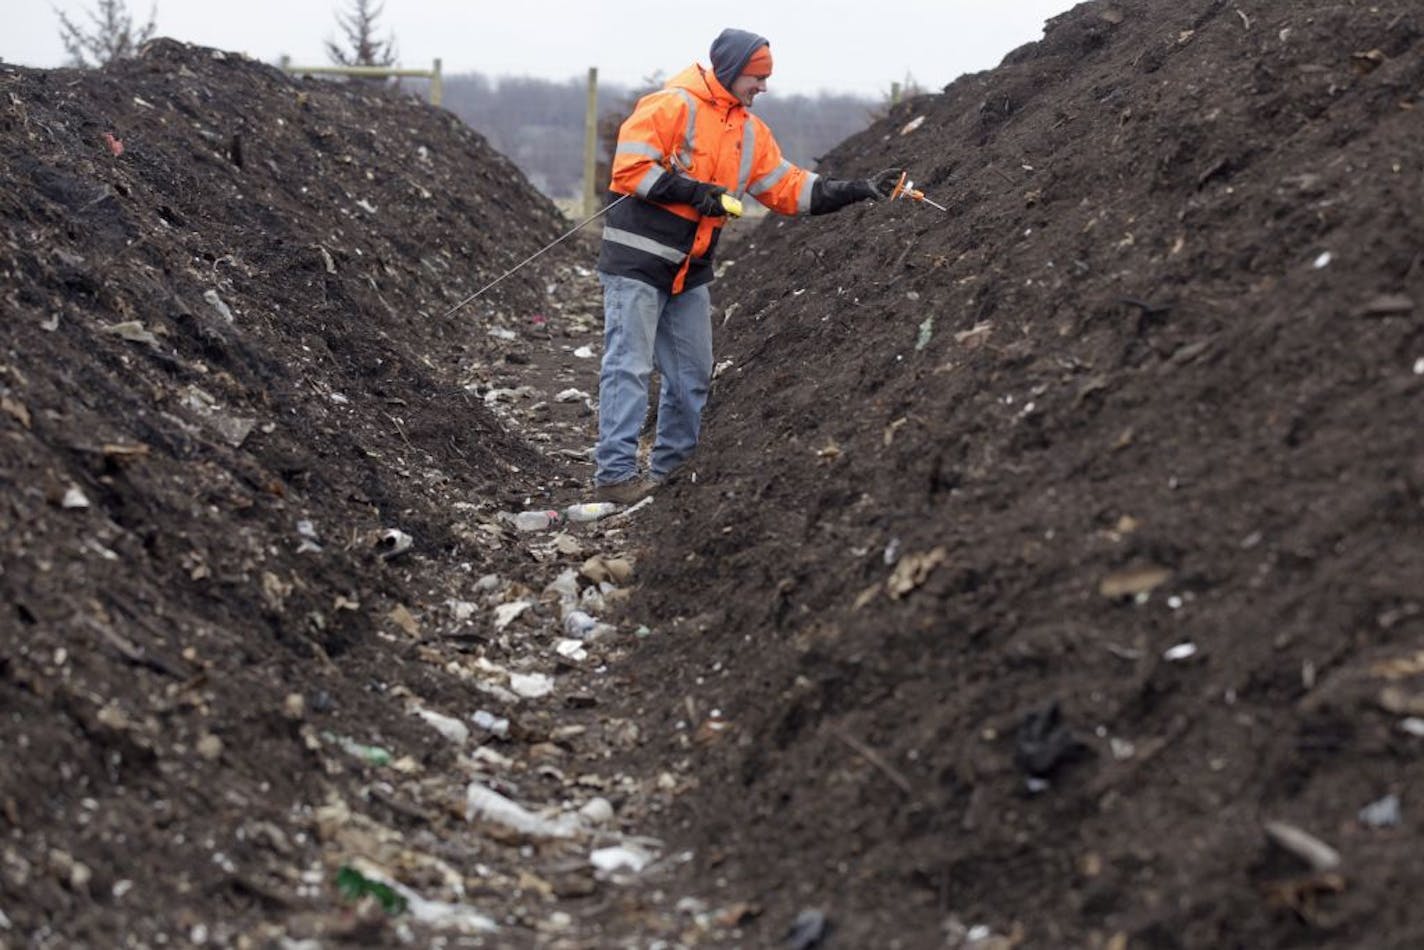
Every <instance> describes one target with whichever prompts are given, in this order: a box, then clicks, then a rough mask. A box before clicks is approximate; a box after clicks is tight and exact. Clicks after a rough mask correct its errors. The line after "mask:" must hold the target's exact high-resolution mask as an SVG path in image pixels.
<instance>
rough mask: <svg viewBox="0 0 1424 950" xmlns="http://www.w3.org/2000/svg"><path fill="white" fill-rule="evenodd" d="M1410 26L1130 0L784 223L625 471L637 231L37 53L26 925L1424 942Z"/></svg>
mask: <svg viewBox="0 0 1424 950" xmlns="http://www.w3.org/2000/svg"><path fill="white" fill-rule="evenodd" d="M1421 53H1424V17H1421V14H1420V13H1419V12H1418V11H1417V10H1416V9H1415V8H1414V6H1413V5H1411V4H1406V3H1403V2H1395V3H1380V4H1375V5H1371V6H1365V5H1357V4H1350V3H1315V2H1299V3H1290V4H1276V5H1270V6H1269V7H1268V8H1264V7H1260V5H1250V4H1245V5H1237V6H1232V5H1229V4H1225V3H1221V2H1217V0H1186V2H1171V3H1169V2H1166V0H1141V2H1137V3H1125V2H1124V3H1104V2H1098V3H1085V4H1082V5H1081V6H1079V7H1078V8H1076V9H1075V10H1073V11H1071V12H1070V13H1067V14H1065V15H1063V16H1062V17H1059V18H1057V19H1055V20H1054V21H1051V22H1050V24H1049V26H1048V29H1047V31H1046V34H1045V37H1044V39H1043V40H1042V41H1041V42H1039V43H1037V44H1031V45H1029V46H1026V47H1024V48H1023V49H1021V50H1018V51H1015V52H1014V53H1012V54H1011V55H1010V56H1009V57H1007V58H1006V60H1005V62H1004V63H1003V65H1002V66H1000V67H999V68H998V69H996V70H993V71H990V72H987V73H983V74H978V75H974V76H966V77H964V78H962V79H960V80H959V81H957V82H956V83H954V84H953V85H951V86H949V87H947V88H946V90H945V91H944V92H943V93H942V94H937V95H933V96H923V97H919V98H916V99H913V100H911V101H909V102H906V103H902V104H901V105H899V106H897V107H896V108H895V110H894V111H893V113H892V114H891V115H890V116H889V117H888V119H886V120H885V121H883V122H880V123H878V124H877V125H875V126H874V127H872V128H871V129H869V130H867V131H866V132H865V133H863V134H862V135H860V136H857V137H855V138H853V139H851V140H849V141H847V142H846V143H843V144H842V145H841V146H840V147H839V148H838V149H836V150H835V151H834V152H833V153H832V154H830V155H829V156H827V157H826V158H825V159H824V161H823V163H822V167H821V168H820V171H822V172H825V173H829V174H832V175H834V176H837V177H847V176H853V175H862V174H868V173H871V172H874V171H876V170H878V169H880V168H883V167H886V166H888V165H892V164H894V165H904V166H906V167H908V168H909V169H910V171H911V176H912V177H913V179H914V180H915V186H916V187H918V188H921V189H923V190H924V192H925V193H926V194H927V195H928V196H929V197H931V198H933V199H934V200H936V201H939V202H941V203H943V204H945V205H946V206H947V207H948V208H949V211H948V213H941V212H938V211H935V210H934V209H932V208H929V207H928V206H925V205H920V204H913V203H910V202H897V203H894V204H886V203H878V204H875V205H867V206H862V207H858V208H855V209H851V210H848V211H846V212H844V213H842V214H839V215H835V216H831V217H827V218H824V219H812V220H795V221H788V220H781V219H773V220H770V221H767V222H765V223H764V224H761V225H758V226H755V227H751V226H749V225H748V223H745V222H744V223H740V224H739V225H738V227H737V229H736V231H735V233H734V234H733V235H731V236H730V239H729V240H727V241H725V242H724V244H723V260H722V262H721V271H722V273H721V277H720V280H719V282H718V283H717V284H716V285H714V298H715V300H716V303H717V310H716V313H715V320H716V327H717V334H718V339H717V347H718V361H719V375H718V378H717V380H716V382H715V383H714V390H713V397H712V401H711V403H710V406H709V412H708V417H707V425H706V430H705V442H704V445H703V447H702V449H701V450H699V453H698V456H697V457H696V458H695V459H694V461H693V463H692V464H691V465H690V466H689V467H688V468H687V469H685V470H684V471H682V472H680V473H678V475H676V476H675V477H674V478H673V479H672V480H671V482H670V483H669V484H668V485H667V486H665V487H664V489H663V490H661V491H660V492H659V493H658V495H657V496H656V497H655V498H654V500H653V502H652V503H651V505H650V506H648V507H645V508H642V509H640V510H638V511H634V512H631V513H629V512H623V513H620V514H619V515H617V516H614V517H612V518H606V519H604V520H600V521H596V522H591V523H578V524H564V525H560V526H556V527H555V528H553V529H550V530H542V531H532V532H521V531H519V530H517V529H516V528H515V527H514V526H513V525H512V524H511V523H510V521H509V519H508V517H507V516H508V514H509V513H512V512H518V511H522V510H526V509H527V510H543V509H548V508H552V509H562V508H564V507H565V506H567V505H570V504H573V503H575V502H578V501H583V500H586V495H587V490H586V489H587V484H588V480H589V475H590V466H589V447H590V445H591V443H592V441H593V437H594V431H595V423H594V419H593V397H594V395H595V390H596V366H597V357H598V354H599V349H600V341H601V338H600V328H601V317H600V313H599V310H600V304H599V300H598V289H597V284H596V280H595V279H594V276H593V274H592V273H591V272H590V271H589V270H588V268H589V267H590V266H591V262H592V260H593V256H594V246H593V244H592V238H591V236H586V237H583V238H580V239H579V240H576V241H572V242H569V244H568V246H564V247H560V248H559V249H558V250H557V251H556V252H554V253H551V254H549V255H546V256H545V257H543V258H541V259H540V260H539V261H538V263H537V264H536V265H534V266H532V267H530V268H528V269H527V270H526V271H522V272H521V273H520V274H519V275H518V276H517V277H516V278H512V279H510V280H508V281H506V282H504V283H502V284H501V285H500V286H499V287H498V288H497V289H496V290H495V291H493V292H491V293H490V294H488V295H487V296H486V297H483V298H481V299H480V300H479V301H475V302H474V303H472V304H471V305H470V306H468V307H466V308H464V309H463V310H460V311H459V312H457V313H453V314H452V313H450V312H449V310H450V308H451V307H452V306H453V305H454V304H456V303H457V302H458V301H460V300H462V299H464V298H465V297H466V296H467V295H468V294H470V293H471V292H472V291H473V290H474V289H475V288H477V287H480V286H482V285H484V284H485V283H487V282H488V281H490V280H492V279H494V278H495V277H497V276H499V275H500V274H501V273H503V272H504V271H505V270H506V269H507V268H508V267H510V266H512V265H513V264H514V263H516V262H518V261H520V260H523V259H525V258H526V257H528V256H529V255H530V254H532V253H533V252H534V251H536V250H537V249H539V248H540V247H543V246H544V245H546V244H547V243H548V242H549V241H551V240H553V239H554V238H555V237H557V236H558V235H559V234H561V233H562V232H563V229H564V228H565V227H566V226H567V223H566V222H565V221H563V220H562V219H561V218H560V217H559V216H558V214H557V212H556V211H555V210H554V208H553V207H552V205H550V204H549V202H547V201H546V200H544V199H543V198H542V197H541V196H539V195H538V194H537V193H536V192H535V191H534V190H533V189H532V188H530V187H529V186H528V185H527V183H526V182H525V181H524V180H523V179H522V178H521V177H520V176H519V174H518V172H517V171H516V170H515V169H514V168H513V166H512V165H511V164H510V163H509V162H508V161H507V160H505V159H504V158H503V157H502V156H499V155H497V154H495V153H494V152H492V151H491V150H490V149H489V148H488V146H487V145H486V144H485V143H484V142H483V141H482V140H481V139H480V138H479V137H478V136H477V135H475V134H473V133H472V132H470V131H469V130H468V129H467V128H465V127H463V126H462V125H460V124H459V123H458V122H457V121H456V120H454V119H453V118H452V117H450V116H449V115H447V114H445V113H442V112H440V111H438V110H434V109H431V108H429V107H428V106H425V105H423V104H421V103H419V102H415V101H412V100H410V99H406V98H402V97H398V96H394V95H389V94H387V93H385V92H383V91H381V90H378V89H372V88H369V87H364V86H361V85H355V84H353V85H346V86H343V85H337V84H329V83H319V82H313V81H310V80H294V79H291V78H289V77H286V76H284V75H282V74H281V73H279V72H278V71H276V70H274V69H271V68H269V67H266V66H263V65H260V64H257V63H254V62H251V61H249V60H246V59H244V58H241V57H237V56H233V55H230V54H223V53H219V52H217V51H213V50H206V49H200V48H194V47H188V46H184V45H182V44H177V43H173V42H171V41H165V40H160V41H156V42H155V43H153V44H150V45H149V46H148V47H147V48H146V49H145V51H144V52H143V54H142V55H141V56H139V57H138V58H136V59H134V60H132V61H129V62H126V63H123V64H121V65H118V66H115V67H112V68H109V69H105V70H102V71H98V72H88V73H79V72H73V71H65V70H59V71H36V70H25V69H18V68H13V67H4V66H0V132H3V135H0V170H3V172H4V174H3V176H0V182H3V184H0V306H3V321H2V322H0V333H3V340H0V343H3V349H0V442H2V443H3V445H4V451H3V452H0V485H3V489H4V496H3V498H4V501H3V504H0V591H3V594H4V601H5V603H4V605H3V619H0V715H3V716H4V718H5V731H4V736H5V747H6V750H7V752H9V753H10V754H9V755H7V756H6V757H5V759H4V761H3V763H0V944H5V945H11V944H13V945H25V946H39V947H46V946H54V947H59V946H72V945H114V944H127V945H133V946H158V945H177V946H187V945H203V944H207V945H216V946H248V947H265V946H285V947H316V946H338V945H347V944H358V943H359V944H367V945H396V944H408V945H415V946H427V945H430V946H434V945H445V946H491V947H493V946H499V947H505V946H548V947H560V948H583V947H588V948H593V947H607V946H628V947H644V946H651V945H658V944H661V945H667V946H775V945H786V946H794V947H799V948H810V947H813V946H818V945H819V946H839V947H869V946H875V947H880V946H886V947H890V946H899V947H940V946H949V947H978V948H989V947H995V948H1004V947H1013V946H1024V947H1055V948H1056V947H1064V946H1075V947H1078V946H1081V947H1101V948H1114V950H1119V948H1125V947H1196V946H1251V947H1257V946H1262V947H1290V946H1340V947H1345V946H1382V947H1390V946H1397V947H1405V946H1413V945H1415V944H1417V943H1419V942H1420V940H1421V939H1424V915H1421V912H1420V911H1417V910H1415V908H1414V906H1413V904H1412V903H1411V902H1409V901H1408V900H1407V899H1402V898H1401V897H1399V896H1398V895H1407V894H1409V893H1410V892H1412V891H1413V890H1415V889H1417V888H1418V887H1419V886H1420V885H1421V884H1424V871H1421V870H1420V868H1419V866H1418V862H1416V861H1413V860H1412V843H1413V836H1414V834H1415V833H1416V831H1417V824H1418V816H1419V807H1418V802H1417V799H1416V796H1415V793H1414V789H1415V788H1416V787H1417V786H1418V784H1419V779H1420V765H1419V762H1420V755H1421V751H1424V747H1421V743H1424V700H1422V699H1421V697H1424V661H1421V659H1420V657H1421V652H1420V651H1421V650H1424V643H1421V639H1424V595H1422V594H1421V592H1424V548H1421V545H1420V538H1421V537H1424V534H1421V531H1420V528H1421V522H1424V444H1421V439H1420V435H1419V426H1418V422H1417V417H1418V415H1419V405H1420V397H1421V395H1424V322H1421V313H1420V310H1419V307H1420V306H1421V305H1424V303H1421V302H1424V286H1421V283H1424V254H1421V250H1420V249H1421V248H1424V227H1421V225H1420V222H1419V216H1418V215H1417V214H1414V213H1413V209H1416V208H1418V207H1420V205H1421V202H1424V146H1421V144H1420V142H1421V141H1422V140H1421V138H1420V136H1419V134H1418V132H1419V116H1420V114H1421V110H1424V57H1421Z"/></svg>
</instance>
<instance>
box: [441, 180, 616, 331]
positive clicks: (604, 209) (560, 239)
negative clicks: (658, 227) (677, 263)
mask: <svg viewBox="0 0 1424 950" xmlns="http://www.w3.org/2000/svg"><path fill="white" fill-rule="evenodd" d="M629 197H630V196H629V195H622V196H620V197H619V198H618V200H617V201H610V202H609V203H608V204H606V205H604V206H603V207H602V208H600V209H599V210H598V211H595V212H594V213H593V214H591V215H589V216H588V217H586V218H584V219H583V220H582V221H580V222H579V223H578V224H576V225H574V226H573V227H571V228H569V229H568V230H567V231H565V232H564V233H563V234H561V235H559V236H558V237H556V238H555V239H554V240H552V241H550V242H549V243H548V244H545V245H544V246H543V247H541V248H539V250H537V251H535V252H534V253H533V254H530V255H529V256H528V257H526V258H524V260H522V261H520V262H519V263H518V264H515V265H514V266H513V267H511V268H510V269H509V270H507V271H505V272H504V273H503V274H500V275H499V276H498V277H496V278H495V279H494V280H492V281H490V282H489V283H488V284H485V285H484V286H483V287H481V288H480V289H479V290H477V291H475V292H474V293H472V294H470V295H469V296H468V297H466V298H465V299H464V300H461V301H460V302H459V303H457V304H455V306H453V307H451V308H450V309H449V310H447V311H445V316H447V317H448V316H450V314H452V313H454V312H455V311H456V310H459V309H460V308H461V307H463V306H464V305H465V304H467V303H469V302H470V301H471V300H474V299H475V298H476V297H478V296H479V295H480V294H482V293H484V292H485V291H486V290H489V289H490V288H491V287H493V286H494V285H495V284H497V283H499V282H500V281H502V280H504V279H505V278H506V277H508V276H509V275H510V274H513V273H514V272H515V271H517V270H519V268H521V267H523V266H524V265H525V264H528V263H529V262H530V261H532V260H534V258H536V257H538V256H539V255H540V254H543V253H544V252H545V251H547V250H549V249H550V248H552V247H554V246H555V245H556V244H559V243H561V242H563V241H565V240H567V239H568V238H570V237H572V236H573V233H574V232H575V231H577V230H578V229H579V228H581V227H583V226H584V225H586V224H588V223H589V222H590V221H592V220H593V219H594V218H597V217H598V216H599V215H603V214H607V213H608V212H609V211H611V210H613V208H614V207H616V206H617V205H620V204H622V203H623V202H624V201H626V200H627V199H628V198H629Z"/></svg>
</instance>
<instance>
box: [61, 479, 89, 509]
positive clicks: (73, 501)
mask: <svg viewBox="0 0 1424 950" xmlns="http://www.w3.org/2000/svg"><path fill="white" fill-rule="evenodd" d="M59 506H60V507H61V508H88V507H89V496H88V495H86V494H84V491H83V490H82V489H81V488H80V487H79V486H78V485H70V486H69V487H68V488H66V489H65V490H64V498H63V499H62V500H61V501H60V503H59Z"/></svg>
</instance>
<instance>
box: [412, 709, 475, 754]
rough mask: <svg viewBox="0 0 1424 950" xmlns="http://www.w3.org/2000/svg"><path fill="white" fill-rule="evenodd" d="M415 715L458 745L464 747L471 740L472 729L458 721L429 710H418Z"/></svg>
mask: <svg viewBox="0 0 1424 950" xmlns="http://www.w3.org/2000/svg"><path fill="white" fill-rule="evenodd" d="M415 714H416V715H417V716H419V717H420V718H421V719H424V720H425V721H426V722H427V723H428V724H429V725H430V727H431V728H432V729H434V730H435V731H436V732H438V733H440V734H441V735H442V736H444V737H445V738H447V739H449V740H450V741H451V742H453V743H455V744H456V745H464V744H465V742H466V740H468V739H469V738H470V727H469V726H467V725H465V724H464V723H463V722H461V721H460V720H458V719H455V718H453V717H451V716H446V715H443V714H442V713H438V712H433V711H431V710H429V709H417V710H416V711H415Z"/></svg>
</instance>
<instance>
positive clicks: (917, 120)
mask: <svg viewBox="0 0 1424 950" xmlns="http://www.w3.org/2000/svg"><path fill="white" fill-rule="evenodd" d="M924 124H925V117H924V116H922V115H917V116H915V117H914V118H913V119H911V120H910V121H909V122H906V123H905V124H904V125H903V126H901V127H900V134H901V135H909V134H910V133H911V132H913V131H915V130H916V129H918V128H919V127H920V126H922V125H924Z"/></svg>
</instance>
